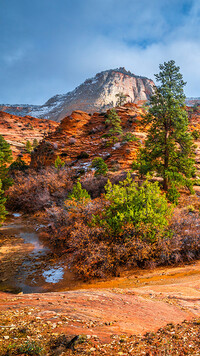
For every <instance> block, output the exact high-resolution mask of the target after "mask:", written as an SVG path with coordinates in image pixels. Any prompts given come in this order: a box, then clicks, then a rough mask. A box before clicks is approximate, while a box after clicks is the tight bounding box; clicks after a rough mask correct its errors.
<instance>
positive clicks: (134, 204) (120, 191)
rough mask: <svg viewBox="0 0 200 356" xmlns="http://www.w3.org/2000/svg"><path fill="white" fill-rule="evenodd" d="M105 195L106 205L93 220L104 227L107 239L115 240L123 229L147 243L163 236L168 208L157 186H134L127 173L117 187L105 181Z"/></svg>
mask: <svg viewBox="0 0 200 356" xmlns="http://www.w3.org/2000/svg"><path fill="white" fill-rule="evenodd" d="M105 191H106V193H105V199H106V200H107V201H109V205H108V206H106V207H105V208H104V211H103V214H102V216H101V217H100V216H95V217H94V223H95V224H98V223H100V225H103V226H104V227H106V230H107V232H108V235H109V236H110V237H111V238H114V239H116V238H117V237H119V236H120V234H122V233H123V229H124V228H125V227H127V226H130V227H131V228H132V230H133V231H134V234H135V236H137V237H140V238H141V239H145V240H146V241H149V242H154V241H155V240H156V239H157V238H158V237H163V236H164V233H165V229H166V227H167V226H168V224H169V218H170V217H171V213H172V206H169V205H168V203H167V199H166V196H165V194H162V193H161V190H160V188H159V186H158V183H157V182H156V183H151V182H149V181H148V180H146V181H145V182H144V183H143V184H142V185H141V186H138V184H137V183H136V182H134V181H133V180H132V178H131V176H130V173H129V174H128V175H127V178H126V179H125V180H124V181H123V182H119V184H112V183H111V182H110V181H108V183H107V185H106V187H105Z"/></svg>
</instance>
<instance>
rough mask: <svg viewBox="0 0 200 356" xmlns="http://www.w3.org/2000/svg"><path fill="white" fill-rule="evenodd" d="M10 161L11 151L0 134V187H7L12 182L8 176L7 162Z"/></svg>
mask: <svg viewBox="0 0 200 356" xmlns="http://www.w3.org/2000/svg"><path fill="white" fill-rule="evenodd" d="M11 161H12V151H11V149H10V145H9V144H8V143H7V142H6V141H5V139H4V138H3V136H1V135H0V180H1V182H2V189H3V190H6V189H8V188H9V187H10V186H11V184H12V179H11V178H10V177H9V176H8V164H9V163H10V162H11Z"/></svg>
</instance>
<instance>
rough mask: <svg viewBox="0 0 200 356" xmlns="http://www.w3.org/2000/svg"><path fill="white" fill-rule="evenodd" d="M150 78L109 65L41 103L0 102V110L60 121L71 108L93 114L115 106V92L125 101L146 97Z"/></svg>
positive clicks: (152, 85)
mask: <svg viewBox="0 0 200 356" xmlns="http://www.w3.org/2000/svg"><path fill="white" fill-rule="evenodd" d="M153 87H154V82H153V81H152V80H151V79H148V78H146V77H142V76H138V75H135V74H133V73H131V72H129V71H126V69H125V68H122V67H121V68H117V69H110V70H106V71H103V72H100V73H97V74H96V76H95V77H93V78H90V79H87V80H86V81H85V82H84V83H83V84H81V85H79V86H78V87H77V88H75V89H74V90H73V91H71V92H69V93H67V94H63V95H62V94H61V95H55V96H53V97H52V98H50V99H49V100H48V101H47V102H46V103H45V104H44V105H20V104H17V105H4V104H2V105H0V110H2V111H5V112H8V113H10V114H12V115H18V116H26V115H31V116H33V117H38V118H44V119H50V120H55V121H61V120H62V119H63V118H64V117H65V116H66V115H70V114H71V113H72V111H74V110H82V111H85V112H87V113H91V114H93V113H94V112H95V111H97V112H101V111H106V110H107V109H109V108H111V107H113V106H116V104H117V101H118V96H117V94H120V93H123V95H125V96H126V98H125V102H132V103H139V102H144V101H147V100H148V99H149V97H150V95H151V94H152V93H153Z"/></svg>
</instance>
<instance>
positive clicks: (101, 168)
mask: <svg viewBox="0 0 200 356" xmlns="http://www.w3.org/2000/svg"><path fill="white" fill-rule="evenodd" d="M92 167H93V168H94V169H95V176H99V175H102V176H105V175H106V173H107V172H108V166H107V164H106V163H105V162H104V160H103V158H101V157H96V158H94V159H93V161H92Z"/></svg>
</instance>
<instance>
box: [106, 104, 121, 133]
mask: <svg viewBox="0 0 200 356" xmlns="http://www.w3.org/2000/svg"><path fill="white" fill-rule="evenodd" d="M105 122H106V124H107V125H110V126H111V128H110V130H109V133H110V134H111V135H113V136H114V135H121V134H122V127H121V119H120V117H119V116H118V115H117V113H116V110H115V109H111V110H110V112H109V114H108V117H107V119H106V121H105Z"/></svg>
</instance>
